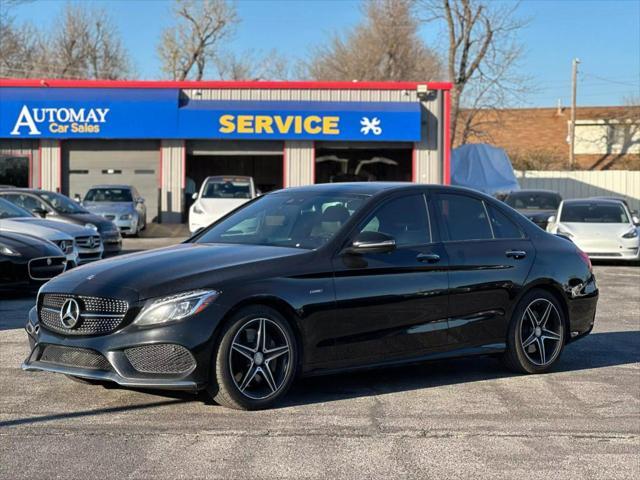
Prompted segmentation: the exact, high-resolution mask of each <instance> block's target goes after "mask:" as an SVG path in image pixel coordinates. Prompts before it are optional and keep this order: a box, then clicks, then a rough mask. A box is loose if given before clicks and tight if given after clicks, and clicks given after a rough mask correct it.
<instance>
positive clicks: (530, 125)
mask: <svg viewBox="0 0 640 480" xmlns="http://www.w3.org/2000/svg"><path fill="white" fill-rule="evenodd" d="M461 115H465V112H462V114H461ZM570 115H571V113H570V110H569V109H568V108H565V109H556V108H522V109H509V110H499V111H487V112H483V113H480V114H478V115H477V116H476V119H475V120H474V123H476V124H479V127H478V130H479V133H478V134H477V135H472V136H471V137H470V138H469V139H468V140H467V143H481V142H484V143H491V144H493V145H496V146H499V147H501V148H504V149H505V150H506V152H507V153H508V154H509V156H510V158H511V159H512V161H513V163H514V165H516V166H517V167H518V168H526V169H542V170H544V169H553V170H562V169H566V168H568V167H569V144H568V143H567V137H568V134H569V120H570V118H571V116H570ZM576 120H577V122H576V123H577V124H578V125H579V124H580V121H582V120H585V121H593V122H598V121H612V120H613V121H626V122H631V123H632V124H633V125H634V128H636V129H637V132H638V133H637V135H638V137H634V138H638V139H639V141H638V142H634V147H632V149H631V152H632V153H630V152H629V151H627V152H626V153H608V154H607V153H606V152H604V151H603V152H602V153H599V154H595V155H593V154H592V155H576V163H577V165H576V168H578V169H584V170H600V169H604V170H608V169H617V170H640V154H638V153H635V152H637V151H638V150H637V145H638V144H639V143H640V108H637V107H585V108H578V110H577V112H576ZM461 124H462V122H458V126H460V125H461ZM577 128H580V127H579V126H578V127H577ZM480 132H482V133H480ZM461 137H462V135H461V132H460V131H459V132H458V133H457V135H456V138H457V139H458V141H460V139H461Z"/></svg>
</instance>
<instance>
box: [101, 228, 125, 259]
mask: <svg viewBox="0 0 640 480" xmlns="http://www.w3.org/2000/svg"><path fill="white" fill-rule="evenodd" d="M100 236H101V238H102V245H103V247H104V253H118V252H120V251H121V250H122V235H120V231H119V230H113V231H110V232H108V233H100Z"/></svg>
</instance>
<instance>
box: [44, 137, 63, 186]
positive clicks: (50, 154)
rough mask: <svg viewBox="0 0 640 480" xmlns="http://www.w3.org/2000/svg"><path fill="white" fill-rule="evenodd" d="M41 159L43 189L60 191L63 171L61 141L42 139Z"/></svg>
mask: <svg viewBox="0 0 640 480" xmlns="http://www.w3.org/2000/svg"><path fill="white" fill-rule="evenodd" d="M40 156H41V158H40V161H41V162H42V167H41V172H42V189H43V190H51V191H54V192H59V191H61V189H62V185H60V178H61V171H60V163H61V153H60V142H59V141H58V140H45V139H42V140H40Z"/></svg>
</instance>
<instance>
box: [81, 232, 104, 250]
mask: <svg viewBox="0 0 640 480" xmlns="http://www.w3.org/2000/svg"><path fill="white" fill-rule="evenodd" d="M76 245H77V246H78V248H98V247H99V246H100V235H90V236H88V237H76Z"/></svg>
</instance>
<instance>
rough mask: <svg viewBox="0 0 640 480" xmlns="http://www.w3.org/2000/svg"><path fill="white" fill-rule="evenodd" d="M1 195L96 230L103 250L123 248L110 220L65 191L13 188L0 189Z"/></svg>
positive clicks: (41, 213) (40, 212)
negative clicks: (94, 212) (74, 199)
mask: <svg viewBox="0 0 640 480" xmlns="http://www.w3.org/2000/svg"><path fill="white" fill-rule="evenodd" d="M0 198H4V199H5V200H9V201H10V202H11V203H13V204H15V205H18V206H19V207H22V208H24V209H25V210H29V211H30V212H33V213H35V214H36V215H38V216H40V217H43V218H46V219H47V220H58V221H61V222H66V223H71V224H74V225H80V226H83V227H88V228H92V229H93V230H97V231H98V233H99V234H100V237H101V238H102V244H103V245H104V252H105V253H118V252H120V250H122V236H121V235H120V231H119V230H118V228H117V227H116V226H115V224H114V223H113V222H110V221H109V220H107V219H105V218H104V217H101V216H99V215H95V214H93V213H91V212H89V211H88V210H87V209H85V208H83V207H82V206H81V205H78V203H77V202H74V201H73V200H71V199H70V198H69V197H67V196H65V195H62V194H60V193H56V192H49V191H47V190H39V189H29V188H13V189H2V190H0Z"/></svg>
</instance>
